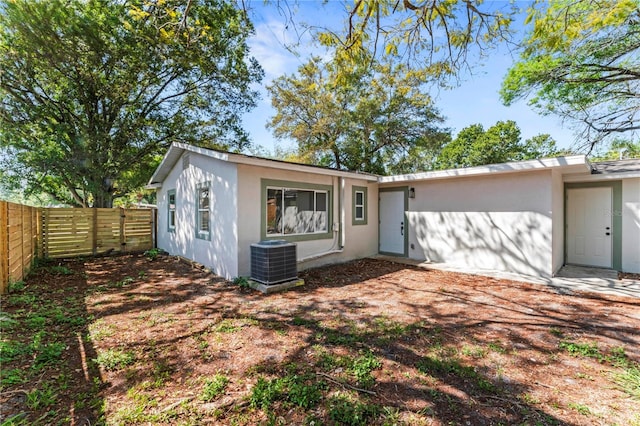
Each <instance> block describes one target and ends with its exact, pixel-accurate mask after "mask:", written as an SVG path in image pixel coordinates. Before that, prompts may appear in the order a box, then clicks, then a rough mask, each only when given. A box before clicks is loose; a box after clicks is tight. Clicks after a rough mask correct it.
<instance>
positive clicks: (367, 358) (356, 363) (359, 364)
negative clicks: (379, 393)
mask: <svg viewBox="0 0 640 426" xmlns="http://www.w3.org/2000/svg"><path fill="white" fill-rule="evenodd" d="M381 366H382V363H381V362H380V361H379V360H378V359H377V358H376V357H375V355H374V354H373V353H372V352H371V351H367V352H365V353H364V354H363V355H361V356H359V357H358V358H356V359H355V360H353V364H352V365H351V367H350V371H351V373H352V374H353V375H354V376H355V378H356V380H357V381H358V384H359V385H360V386H362V387H363V388H369V387H371V386H373V384H374V382H375V379H374V378H373V376H372V375H371V372H372V371H373V370H375V369H377V368H380V367H381Z"/></svg>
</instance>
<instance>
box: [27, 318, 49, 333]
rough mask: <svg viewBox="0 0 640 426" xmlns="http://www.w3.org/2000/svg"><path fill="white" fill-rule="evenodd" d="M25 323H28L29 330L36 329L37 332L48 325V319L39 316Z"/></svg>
mask: <svg viewBox="0 0 640 426" xmlns="http://www.w3.org/2000/svg"><path fill="white" fill-rule="evenodd" d="M25 323H26V325H27V327H29V328H32V329H36V330H41V329H43V328H44V326H45V325H46V324H47V319H46V318H45V317H42V316H39V315H36V316H29V317H28V318H27V319H26V320H25Z"/></svg>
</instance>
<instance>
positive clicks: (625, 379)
mask: <svg viewBox="0 0 640 426" xmlns="http://www.w3.org/2000/svg"><path fill="white" fill-rule="evenodd" d="M614 380H615V382H616V383H617V384H618V386H620V388H621V389H622V390H623V391H624V392H626V393H628V394H629V395H630V396H632V397H633V398H635V399H638V400H640V365H635V366H630V367H627V368H626V369H625V370H624V371H623V372H622V373H618V374H616V375H615V376H614Z"/></svg>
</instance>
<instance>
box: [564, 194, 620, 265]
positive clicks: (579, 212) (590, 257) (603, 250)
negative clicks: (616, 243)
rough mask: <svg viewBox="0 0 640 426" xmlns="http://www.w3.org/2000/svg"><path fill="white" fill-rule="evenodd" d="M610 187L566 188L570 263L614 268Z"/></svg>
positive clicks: (568, 261)
mask: <svg viewBox="0 0 640 426" xmlns="http://www.w3.org/2000/svg"><path fill="white" fill-rule="evenodd" d="M611 195H612V193H611V188H576V189H568V190H567V263H573V264H577V265H588V266H600V267H603V268H611V266H612V263H611V259H612V255H611V247H612V243H611V241H612V239H613V236H612V235H613V231H612V226H611V224H612V221H611V216H612V214H611V213H612V211H613V206H612V202H613V201H612V197H611Z"/></svg>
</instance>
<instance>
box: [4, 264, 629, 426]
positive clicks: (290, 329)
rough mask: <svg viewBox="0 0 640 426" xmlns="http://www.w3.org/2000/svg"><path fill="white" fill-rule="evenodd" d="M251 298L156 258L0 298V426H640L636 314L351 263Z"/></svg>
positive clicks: (81, 272) (589, 299)
mask: <svg viewBox="0 0 640 426" xmlns="http://www.w3.org/2000/svg"><path fill="white" fill-rule="evenodd" d="M301 276H302V277H303V278H304V279H305V281H306V285H305V286H304V287H300V288H297V289H294V290H291V291H288V292H284V293H280V294H274V295H268V296H265V295H262V294H260V293H258V292H255V291H253V290H249V289H247V288H245V287H244V286H243V285H242V284H244V282H243V281H242V280H238V281H237V282H236V284H234V283H230V282H225V281H222V280H220V279H217V278H215V277H213V276H211V275H209V274H207V273H206V272H205V271H202V270H199V269H195V268H193V267H191V266H190V265H187V264H184V263H182V262H180V261H178V260H177V259H176V258H173V257H169V256H162V255H160V256H158V257H157V258H155V259H151V258H149V257H145V256H143V255H141V254H138V255H125V256H118V257H109V258H92V259H83V260H70V261H64V262H55V263H45V264H42V265H40V266H39V267H38V268H37V269H36V271H35V272H34V273H33V274H32V275H31V276H30V277H29V278H28V279H27V280H26V281H25V282H24V283H14V284H13V285H12V292H11V293H10V294H9V295H8V296H4V297H3V298H2V311H1V313H0V321H1V324H2V337H1V340H0V361H1V362H2V364H1V389H0V404H1V405H2V408H1V412H0V423H1V424H2V425H22V424H24V425H38V424H42V425H44V424H65V425H66V424H71V425H97V424H114V425H115V424H123V425H124V424H172V425H173V424H176V425H178V424H182V425H196V424H221V425H227V424H228V425H253V424H283V425H284V424H287V425H289V424H307V425H322V424H328V425H332V424H336V425H337V424H347V425H361V424H362V425H365V424H366V425H369V424H372V425H394V424H398V425H400V424H407V425H421V424H424V425H500V424H502V425H515V424H518V425H520V424H522V425H549V424H561V425H600V424H606V425H614V424H617V425H640V367H639V362H640V298H639V299H631V298H621V297H613V296H606V295H600V294H597V295H596V294H588V293H576V294H571V295H567V294H564V295H562V294H557V293H554V291H553V290H552V289H551V288H547V287H544V286H536V285H529V284H523V283H517V282H511V281H502V280H495V279H491V278H482V277H478V276H472V275H464V274H457V273H449V272H442V271H430V270H423V269H417V268H414V267H410V266H406V265H401V264H397V263H393V262H388V261H381V260H372V259H365V260H361V261H356V262H351V263H347V264H344V265H337V266H331V267H325V268H320V269H313V270H309V271H306V272H304V273H302V274H301Z"/></svg>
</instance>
